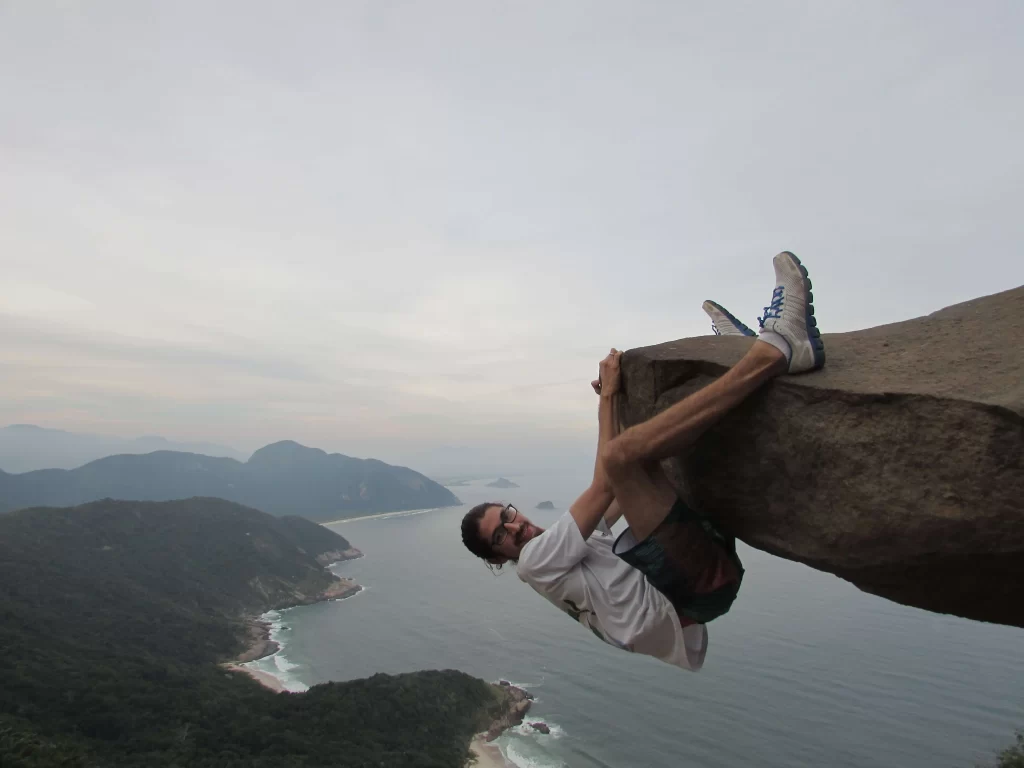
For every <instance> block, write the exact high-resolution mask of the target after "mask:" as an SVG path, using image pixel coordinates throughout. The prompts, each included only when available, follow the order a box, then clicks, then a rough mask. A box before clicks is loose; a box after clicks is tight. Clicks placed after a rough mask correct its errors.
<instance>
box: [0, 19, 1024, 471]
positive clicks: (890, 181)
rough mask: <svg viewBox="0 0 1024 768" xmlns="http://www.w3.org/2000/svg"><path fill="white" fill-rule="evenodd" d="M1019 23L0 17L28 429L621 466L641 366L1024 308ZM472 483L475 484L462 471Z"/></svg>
mask: <svg viewBox="0 0 1024 768" xmlns="http://www.w3.org/2000/svg"><path fill="white" fill-rule="evenodd" d="M1022 21H1024V6H1022V5H1021V4H1019V3H1013V2H990V3H984V4H982V5H979V6H966V5H953V6H948V5H936V4H933V3H924V2H904V3H888V4H870V5H865V4H860V3H853V2H839V3H830V4H807V3H795V2H793V3H788V2H779V3H773V4H771V5H770V6H768V5H761V4H717V5H713V6H708V5H706V4H698V3H667V2H666V3H662V2H647V3H634V4H630V5H629V6H623V5H621V4H618V3H610V2H596V3H591V2H586V3H584V2H566V3H560V4H558V5H551V4H542V3H536V2H527V3H520V4H515V5H511V6H510V5H507V4H499V3H493V2H468V1H467V2H439V3H434V4H429V5H419V6H416V5H412V6H393V5H381V4H378V3H372V2H350V3H345V4H341V5H339V4H333V3H325V2H316V3H309V4H303V5H302V6H301V8H296V7H295V6H293V5H290V4H289V5H286V4H283V3H272V2H247V3H241V2H225V3H218V4H216V5H214V6H210V5H208V4H200V3H197V2H182V3H175V4H157V3H146V2H142V3H139V2H128V1H127V0H121V1H111V2H105V3H101V4H90V5H89V6H74V5H60V6H58V5H44V4H38V3H3V4H0V91H2V93H3V96H4V98H3V99H2V100H0V116H2V119H0V167H2V168H3V173H2V174H0V269H2V272H0V274H2V276H3V279H2V280H0V357H2V359H3V361H4V363H3V377H2V381H3V384H2V385H0V395H2V396H0V424H17V423H30V424H37V425H40V426H44V427H48V428H55V429H64V430H69V431H75V432H89V433H97V434H104V435H112V436H116V437H138V436H141V435H151V434H155V435H160V436H162V437H165V438H168V439H170V440H176V441H183V442H199V441H202V442H213V443H220V444H226V445H228V446H233V447H235V448H238V449H239V450H241V451H249V450H252V449H254V448H257V447H259V446H261V445H265V444H267V443H271V442H275V441H277V440H281V439H291V440H295V441H297V442H300V443H302V444H304V445H310V446H313V447H318V448H322V449H324V450H328V451H332V452H333V451H338V452H341V453H345V454H348V455H352V456H365V457H370V456H372V457H374V458H380V459H382V460H384V461H388V462H390V463H397V464H405V465H407V466H411V467H413V468H414V469H420V471H424V472H427V473H438V472H442V471H451V472H453V473H454V472H455V471H457V470H456V469H455V467H459V466H463V465H465V466H466V469H465V471H467V472H472V471H476V470H474V469H473V468H472V466H473V463H474V462H476V464H477V465H479V466H481V467H482V466H484V465H486V466H487V467H488V468H490V467H493V468H495V469H496V470H497V469H500V468H502V467H504V468H505V471H508V472H511V471H513V470H515V469H516V468H518V469H519V470H520V471H530V470H533V469H536V468H539V467H544V466H551V465H552V463H553V462H555V463H557V462H563V461H564V462H566V463H572V464H573V465H575V464H578V463H583V462H586V461H587V460H588V459H591V458H592V452H593V442H594V439H595V437H596V418H595V407H594V405H595V404H594V400H593V394H592V393H591V391H590V389H589V384H588V383H589V381H590V379H591V378H592V377H593V375H594V373H595V371H596V363H597V361H598V359H599V358H600V357H601V356H602V355H603V354H604V353H605V352H607V350H608V348H609V347H611V346H617V347H619V348H623V349H625V348H630V347H636V346H642V345H647V344H653V343H659V342H662V341H667V340H671V339H675V338H680V337H685V336H693V335H700V334H706V333H708V332H709V324H708V321H707V320H706V318H705V316H704V315H703V313H702V312H701V311H700V303H701V301H702V300H703V299H705V298H714V299H716V300H718V301H720V302H722V303H723V304H725V305H726V306H727V307H729V308H730V309H732V310H733V311H734V312H736V313H737V314H738V315H740V316H741V317H742V318H743V319H744V320H745V321H747V322H748V323H752V322H753V321H754V318H755V316H756V315H758V314H760V310H761V308H762V307H763V306H764V305H765V304H766V303H767V302H768V300H769V298H770V295H771V289H772V286H773V281H772V272H771V264H770V259H771V256H772V255H773V254H774V253H776V252H777V251H779V250H782V249H790V250H793V251H794V252H796V253H797V254H798V255H799V256H801V257H802V258H803V259H804V260H805V262H806V263H807V264H808V266H809V268H810V270H811V274H812V278H813V280H814V286H815V288H814V293H815V296H816V302H815V305H816V309H817V317H818V320H819V324H820V326H821V328H822V330H824V331H825V332H830V331H848V330H854V329H857V328H863V327H870V326H874V325H879V324H882V323H887V322H893V321H897V320H903V319H907V318H910V317H916V316H920V315H923V314H926V313H928V312H931V311H934V310H937V309H940V308H942V307H944V306H947V305H950V304H954V303H957V302H960V301H965V300H968V299H972V298H975V297H977V296H981V295H985V294H990V293H995V292H998V291H1001V290H1006V289H1008V288H1013V287H1016V286H1018V285H1020V284H1021V283H1024V259H1022V258H1020V256H1019V255H1018V256H1014V255H1013V254H1014V253H1016V252H1017V251H1019V249H1020V243H1021V242H1022V241H1024V217H1021V216H1020V215H1019V211H1020V210H1021V209H1022V208H1024V183H1022V181H1024V147H1022V144H1021V142H1020V140H1019V137H1020V135H1021V131H1022V122H1024V120H1022V116H1024V106H1022V104H1021V100H1020V99H1019V97H1018V93H1019V82H1018V81H1019V75H1018V74H1017V73H1019V72H1021V71H1022V70H1024V49H1022V48H1021V46H1020V45H1019V37H1020V30H1021V28H1022V23H1021V22H1022ZM445 467H452V469H450V470H448V469H444V468H445Z"/></svg>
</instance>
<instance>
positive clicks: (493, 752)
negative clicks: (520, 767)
mask: <svg viewBox="0 0 1024 768" xmlns="http://www.w3.org/2000/svg"><path fill="white" fill-rule="evenodd" d="M469 751H470V752H471V753H472V754H473V757H472V758H471V760H472V762H471V763H470V765H472V766H473V768H515V766H513V765H512V763H510V762H508V761H507V760H506V759H505V756H504V755H502V754H501V750H500V749H498V747H497V746H496V745H494V744H488V743H487V742H486V741H485V740H484V737H483V734H477V735H476V736H474V737H473V740H472V741H471V742H470V743H469Z"/></svg>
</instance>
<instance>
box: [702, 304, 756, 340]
mask: <svg viewBox="0 0 1024 768" xmlns="http://www.w3.org/2000/svg"><path fill="white" fill-rule="evenodd" d="M701 306H702V307H703V309H704V311H705V312H707V313H708V317H710V318H711V330H712V331H714V332H715V335H716V336H757V334H756V333H754V332H753V331H752V330H750V329H749V328H747V326H745V325H744V324H743V323H741V322H740V321H739V320H737V319H736V316H735V315H733V314H732V312H730V311H729V310H728V309H726V308H725V307H723V306H722V305H721V304H719V303H718V302H715V301H705V302H704V304H703V305H701Z"/></svg>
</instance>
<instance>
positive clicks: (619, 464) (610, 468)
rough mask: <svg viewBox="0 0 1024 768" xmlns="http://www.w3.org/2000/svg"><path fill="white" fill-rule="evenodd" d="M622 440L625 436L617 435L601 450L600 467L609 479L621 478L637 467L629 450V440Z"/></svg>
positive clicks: (637, 464)
mask: <svg viewBox="0 0 1024 768" xmlns="http://www.w3.org/2000/svg"><path fill="white" fill-rule="evenodd" d="M624 438H626V435H624V434H623V435H619V436H618V437H616V438H615V439H613V440H609V441H608V442H607V443H605V444H604V447H602V448H601V457H600V458H601V465H602V466H603V467H604V471H605V472H606V473H607V474H608V476H609V477H612V478H614V477H621V476H622V475H623V473H625V472H629V471H631V470H632V469H634V468H636V467H638V466H639V463H638V462H637V460H636V459H635V458H634V457H633V455H632V451H631V450H630V445H629V440H628V439H624Z"/></svg>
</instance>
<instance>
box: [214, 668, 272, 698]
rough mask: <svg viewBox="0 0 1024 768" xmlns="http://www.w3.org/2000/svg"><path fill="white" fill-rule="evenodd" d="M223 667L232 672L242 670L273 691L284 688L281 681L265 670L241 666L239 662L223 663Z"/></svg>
mask: <svg viewBox="0 0 1024 768" xmlns="http://www.w3.org/2000/svg"><path fill="white" fill-rule="evenodd" d="M224 669H227V670H230V671H232V672H242V673H243V674H246V675H248V676H249V677H251V678H252V679H253V680H255V681H256V682H257V683H259V684H260V685H262V686H263V687H264V688H269V689H270V690H272V691H273V692H274V693H283V692H284V690H285V688H284V686H283V685H281V681H280V680H278V679H277V678H276V677H274V676H273V675H270V674H267V673H266V672H260V671H259V670H258V669H251V668H249V667H243V666H241V665H240V664H225V665H224Z"/></svg>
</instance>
